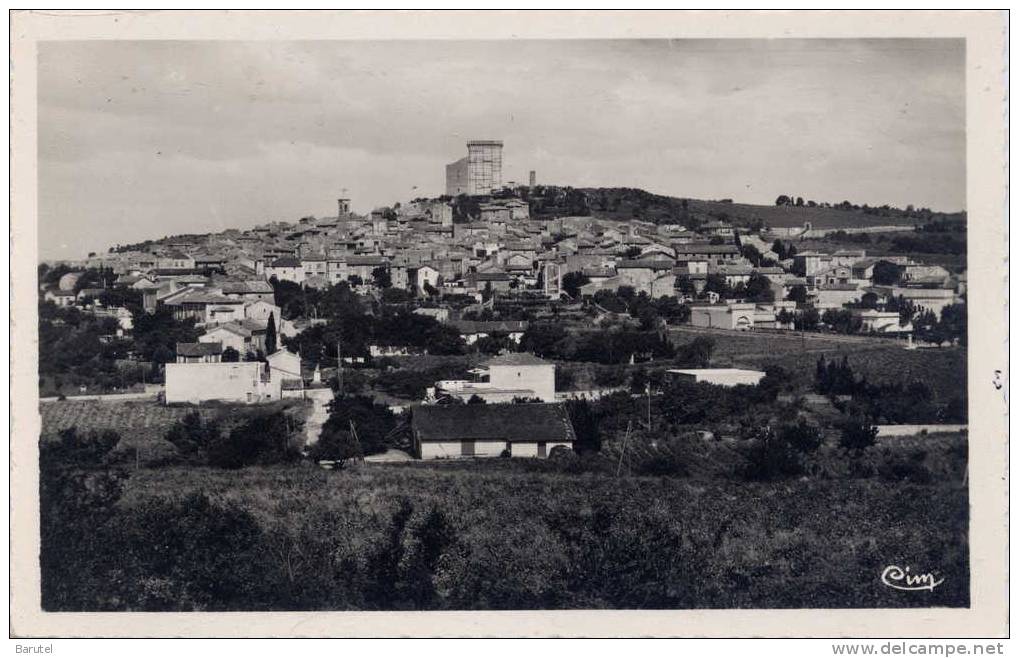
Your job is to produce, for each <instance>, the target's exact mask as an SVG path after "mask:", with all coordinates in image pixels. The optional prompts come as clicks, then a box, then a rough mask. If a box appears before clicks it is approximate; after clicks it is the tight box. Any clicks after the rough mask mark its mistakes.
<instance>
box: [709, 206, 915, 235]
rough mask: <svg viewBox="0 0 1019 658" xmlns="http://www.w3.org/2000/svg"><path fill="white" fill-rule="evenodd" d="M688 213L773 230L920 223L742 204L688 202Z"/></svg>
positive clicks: (819, 209) (904, 219)
mask: <svg viewBox="0 0 1019 658" xmlns="http://www.w3.org/2000/svg"><path fill="white" fill-rule="evenodd" d="M690 210H692V211H694V212H704V213H725V214H727V215H728V216H729V217H730V219H732V220H734V221H735V222H737V223H740V224H743V223H749V222H752V221H754V220H756V219H760V220H762V221H763V222H764V223H765V224H766V225H768V226H771V227H775V228H791V227H800V226H803V224H804V223H805V222H810V223H811V225H812V226H813V227H814V228H862V227H868V226H912V225H913V224H915V223H918V222H919V221H920V220H916V219H912V218H907V217H880V216H878V215H867V214H864V213H863V212H855V211H849V210H835V209H834V208H808V207H793V206H754V205H750V204H745V203H718V202H714V201H698V200H691V201H690Z"/></svg>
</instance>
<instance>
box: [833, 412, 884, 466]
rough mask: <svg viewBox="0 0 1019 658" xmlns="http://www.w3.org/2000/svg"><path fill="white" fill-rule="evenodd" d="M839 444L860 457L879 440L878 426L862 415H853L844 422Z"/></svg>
mask: <svg viewBox="0 0 1019 658" xmlns="http://www.w3.org/2000/svg"><path fill="white" fill-rule="evenodd" d="M841 429H842V433H841V435H840V436H839V446H841V447H842V448H845V449H846V450H848V451H849V452H851V453H852V454H853V455H854V456H857V457H859V456H860V455H862V454H863V453H864V451H866V450H867V448H869V447H871V446H872V445H874V444H875V443H876V442H877V428H876V427H874V426H873V425H871V424H870V423H869V422H867V421H866V420H864V419H863V418H862V417H860V416H852V417H850V418H849V419H848V420H846V421H845V422H844V423H842V428H841Z"/></svg>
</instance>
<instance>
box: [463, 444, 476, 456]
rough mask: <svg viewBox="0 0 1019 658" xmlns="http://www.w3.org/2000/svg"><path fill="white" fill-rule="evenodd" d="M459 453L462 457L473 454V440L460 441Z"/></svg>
mask: <svg viewBox="0 0 1019 658" xmlns="http://www.w3.org/2000/svg"><path fill="white" fill-rule="evenodd" d="M460 454H461V455H462V456H464V457H473V456H474V441H461V442H460Z"/></svg>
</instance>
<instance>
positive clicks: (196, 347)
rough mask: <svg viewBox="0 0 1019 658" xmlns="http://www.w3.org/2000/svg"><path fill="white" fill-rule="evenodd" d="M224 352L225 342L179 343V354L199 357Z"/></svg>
mask: <svg viewBox="0 0 1019 658" xmlns="http://www.w3.org/2000/svg"><path fill="white" fill-rule="evenodd" d="M222 353H223V343H220V342H215V343H177V356H185V357H197V356H209V355H213V354H222Z"/></svg>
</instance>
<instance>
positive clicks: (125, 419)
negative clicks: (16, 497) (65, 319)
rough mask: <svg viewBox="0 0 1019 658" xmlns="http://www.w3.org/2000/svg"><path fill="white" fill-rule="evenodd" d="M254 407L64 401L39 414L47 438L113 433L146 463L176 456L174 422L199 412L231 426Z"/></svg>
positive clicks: (41, 409)
mask: <svg viewBox="0 0 1019 658" xmlns="http://www.w3.org/2000/svg"><path fill="white" fill-rule="evenodd" d="M299 404H300V403H299V402H298V401H292V402H287V403H285V406H287V407H294V406H297V405H299ZM252 408H253V407H250V406H246V405H229V404H206V405H202V406H192V405H174V406H166V405H164V404H161V403H159V402H156V401H154V400H138V401H111V402H107V401H96V400H88V401H80V402H79V401H73V400H63V401H59V402H43V403H41V404H40V405H39V413H40V415H41V416H42V435H43V436H44V437H47V436H54V435H56V434H57V433H58V432H60V431H61V430H65V429H68V428H71V427H76V428H77V429H78V431H79V432H92V431H100V432H101V431H103V430H113V431H114V432H117V433H118V434H120V439H121V441H120V444H119V446H118V450H133V449H138V450H139V453H140V457H141V459H142V460H143V461H144V460H151V459H158V458H160V457H163V456H166V455H170V454H173V453H174V447H173V445H172V444H170V443H169V442H168V441H166V440H165V438H164V437H165V436H166V432H167V430H169V429H170V427H171V426H172V425H173V424H174V423H176V422H178V421H180V420H182V419H183V418H184V417H185V416H186V415H188V414H189V413H192V412H195V411H197V412H198V413H199V414H201V415H202V418H203V419H204V420H212V419H218V420H219V421H221V422H226V423H229V422H230V420H231V419H236V418H238V417H239V414H240V412H242V410H245V409H247V410H251V409H252ZM261 408H262V409H266V408H265V407H261Z"/></svg>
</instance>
